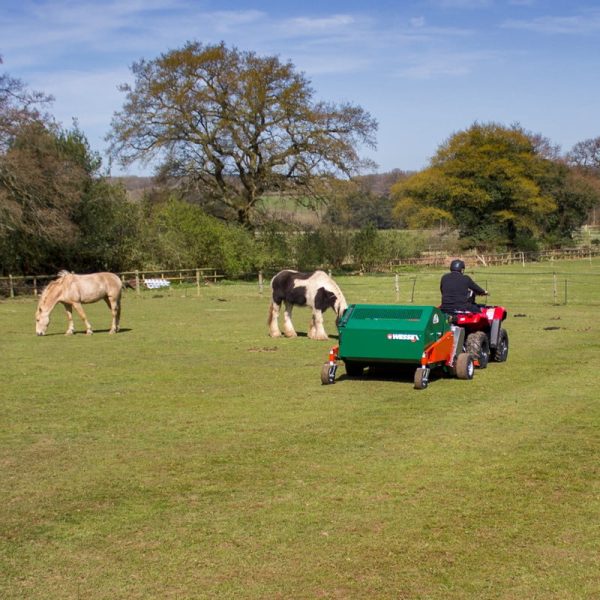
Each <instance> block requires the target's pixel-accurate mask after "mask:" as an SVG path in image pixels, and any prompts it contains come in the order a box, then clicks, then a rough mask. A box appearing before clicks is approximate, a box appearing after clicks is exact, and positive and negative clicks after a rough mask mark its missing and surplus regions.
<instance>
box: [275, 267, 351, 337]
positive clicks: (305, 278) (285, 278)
mask: <svg viewBox="0 0 600 600" xmlns="http://www.w3.org/2000/svg"><path fill="white" fill-rule="evenodd" d="M271 290H272V292H273V294H272V299H271V304H270V305H269V319H268V325H269V335H270V336H271V337H279V336H280V335H281V332H280V331H279V325H278V322H277V321H278V317H279V311H280V309H281V303H282V302H285V312H284V321H283V333H284V335H285V336H286V337H296V331H295V329H294V325H293V323H292V308H293V307H294V305H298V306H309V307H310V308H312V320H311V323H310V327H309V330H308V337H309V338H311V339H313V340H326V339H328V338H327V332H326V331H325V328H324V327H323V312H324V311H325V310H327V309H328V308H333V310H334V311H335V314H336V315H337V318H338V319H339V318H340V317H341V316H342V314H343V313H344V311H345V310H346V308H348V304H347V303H346V299H345V298H344V294H342V290H340V288H339V287H338V285H337V283H336V282H335V281H334V280H333V279H331V277H329V275H327V273H325V272H324V271H312V272H310V273H299V272H298V271H279V273H277V275H275V277H273V279H271Z"/></svg>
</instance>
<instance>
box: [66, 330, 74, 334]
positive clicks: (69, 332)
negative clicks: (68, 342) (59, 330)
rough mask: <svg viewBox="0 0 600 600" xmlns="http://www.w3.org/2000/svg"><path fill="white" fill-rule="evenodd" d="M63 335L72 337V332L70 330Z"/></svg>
mask: <svg viewBox="0 0 600 600" xmlns="http://www.w3.org/2000/svg"><path fill="white" fill-rule="evenodd" d="M65 335H73V332H72V331H71V330H69V331H67V332H66V333H65Z"/></svg>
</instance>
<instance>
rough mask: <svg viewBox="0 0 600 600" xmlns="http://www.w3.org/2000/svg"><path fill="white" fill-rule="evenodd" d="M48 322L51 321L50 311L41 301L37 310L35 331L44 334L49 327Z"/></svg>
mask: <svg viewBox="0 0 600 600" xmlns="http://www.w3.org/2000/svg"><path fill="white" fill-rule="evenodd" d="M48 323H50V311H49V310H45V309H44V308H43V306H42V304H41V303H40V304H39V305H38V307H37V311H36V312H35V333H36V334H37V335H44V334H45V333H46V329H48Z"/></svg>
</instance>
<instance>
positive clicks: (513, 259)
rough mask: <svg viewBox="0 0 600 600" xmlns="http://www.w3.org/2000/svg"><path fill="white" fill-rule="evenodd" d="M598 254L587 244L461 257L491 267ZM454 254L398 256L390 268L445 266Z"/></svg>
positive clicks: (595, 249)
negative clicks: (586, 245)
mask: <svg viewBox="0 0 600 600" xmlns="http://www.w3.org/2000/svg"><path fill="white" fill-rule="evenodd" d="M596 256H600V247H594V246H589V247H587V248H563V249H560V250H541V251H539V252H506V253H504V254H473V255H465V256H463V257H461V258H463V259H464V260H465V262H466V263H467V264H468V265H469V266H470V267H475V266H484V267H492V266H496V265H513V264H520V265H523V266H525V264H526V263H531V262H544V261H553V260H582V259H589V260H591V259H592V258H593V257H596ZM453 258H456V256H450V255H449V254H448V253H446V252H428V253H423V254H422V255H421V256H419V257H416V258H399V259H395V260H392V261H390V262H389V268H390V270H392V271H393V270H394V267H400V266H405V265H415V266H420V267H445V266H448V265H449V264H450V261H451V260H452V259H453Z"/></svg>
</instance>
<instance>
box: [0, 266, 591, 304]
mask: <svg viewBox="0 0 600 600" xmlns="http://www.w3.org/2000/svg"><path fill="white" fill-rule="evenodd" d="M514 264H515V263H513V265H514ZM431 266H432V265H427V268H423V269H419V268H418V267H415V268H411V270H410V271H409V272H398V271H396V272H394V271H393V270H388V271H386V272H379V273H377V274H373V275H363V274H358V273H355V274H346V275H338V274H334V277H335V279H336V281H338V283H339V284H340V285H341V287H342V289H343V290H344V294H345V295H346V296H347V298H348V299H349V301H352V302H385V303H387V302H396V303H401V304H425V305H432V304H433V305H437V304H439V302H440V291H439V280H440V269H431ZM488 266H489V265H488ZM440 267H441V268H443V270H446V269H447V262H444V263H443V265H442V264H441V265H440ZM561 267H562V270H561ZM508 269H509V270H506V267H498V268H494V269H488V268H487V267H483V266H482V267H479V268H475V269H472V268H470V269H469V271H468V272H469V274H470V275H471V276H472V277H473V279H474V280H475V281H476V282H477V283H479V285H481V286H482V287H484V288H485V289H487V290H488V291H489V292H490V297H489V298H488V299H487V302H489V303H498V304H501V303H502V302H506V301H508V299H512V300H517V299H518V301H519V303H523V304H539V303H544V304H555V305H566V304H587V305H590V306H598V305H600V261H599V260H598V259H592V260H590V258H589V256H587V257H585V259H582V258H580V259H579V262H577V263H570V264H569V266H568V267H564V266H563V265H560V264H557V262H555V261H554V259H551V260H549V261H548V262H544V263H525V268H523V265H522V264H521V268H517V269H515V268H514V266H513V268H510V265H508ZM276 272H277V269H270V270H269V271H265V272H263V271H259V272H254V273H246V274H245V275H244V277H242V278H241V279H240V280H239V281H238V282H237V283H238V284H239V285H245V286H248V285H251V286H256V287H255V290H256V293H257V294H258V295H263V294H268V293H269V282H270V277H271V276H272V275H274V274H275V273H276ZM330 274H331V271H330ZM118 275H119V276H120V277H121V279H122V280H123V282H124V283H127V284H128V285H129V286H130V287H132V288H134V290H135V292H136V294H138V295H139V294H141V293H143V292H144V291H145V290H146V291H152V292H153V293H156V291H157V288H161V287H162V285H161V283H164V284H165V286H166V287H168V289H173V288H175V289H177V287H178V286H181V287H185V288H186V289H189V288H192V289H195V293H196V294H197V295H198V296H200V294H201V290H202V289H203V288H205V287H206V286H210V285H214V284H216V283H219V282H220V281H222V280H223V279H224V275H223V273H222V272H220V271H219V270H218V269H215V268H212V267H201V268H200V267H199V268H194V269H177V270H167V269H162V270H143V271H142V270H138V271H125V272H122V273H118ZM54 278H56V275H33V276H10V275H9V276H8V277H0V296H1V297H4V298H15V297H18V296H37V295H39V294H40V293H41V291H42V290H43V288H44V286H45V285H46V284H47V283H48V282H49V281H51V280H52V279H54ZM231 283H232V284H233V285H235V283H236V282H231ZM250 289H251V288H250Z"/></svg>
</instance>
